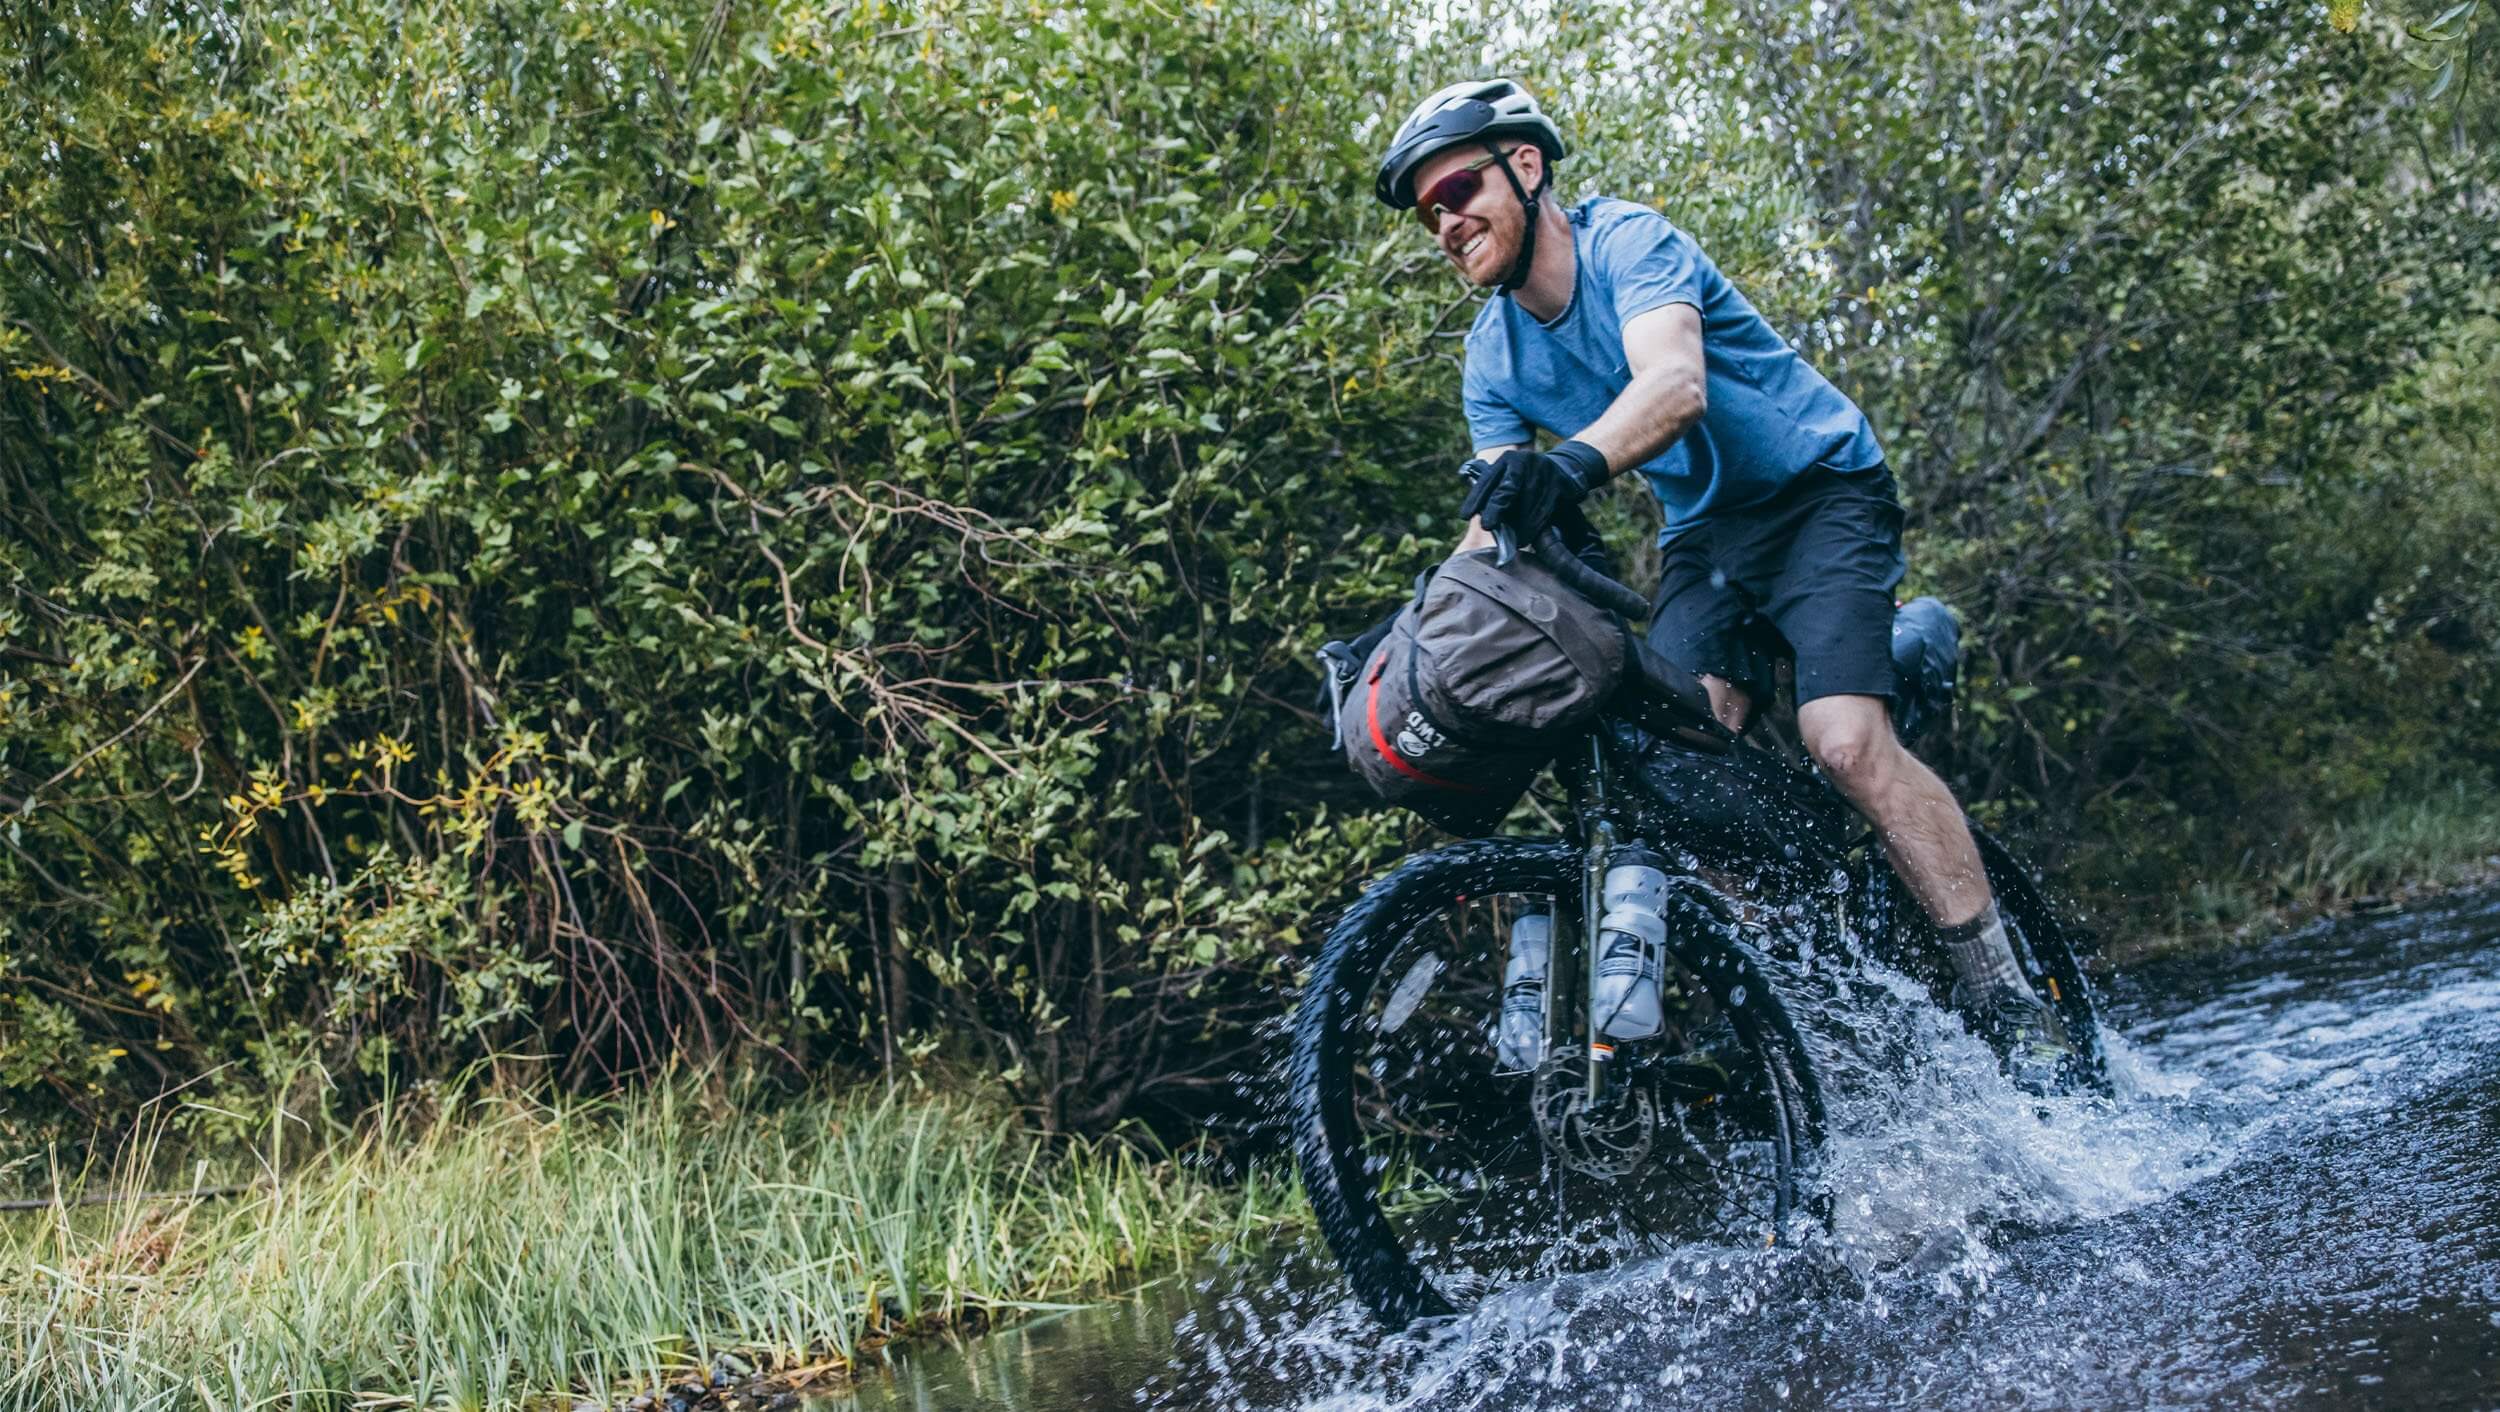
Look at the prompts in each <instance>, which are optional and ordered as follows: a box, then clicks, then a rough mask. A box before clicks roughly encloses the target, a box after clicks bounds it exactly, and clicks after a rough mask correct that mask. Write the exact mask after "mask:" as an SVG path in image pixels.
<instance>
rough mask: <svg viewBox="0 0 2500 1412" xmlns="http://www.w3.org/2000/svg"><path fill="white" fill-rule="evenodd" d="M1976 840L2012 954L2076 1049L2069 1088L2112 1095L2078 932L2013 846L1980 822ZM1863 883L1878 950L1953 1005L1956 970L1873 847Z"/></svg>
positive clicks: (2096, 1007) (1945, 1003) (1921, 913)
mask: <svg viewBox="0 0 2500 1412" xmlns="http://www.w3.org/2000/svg"><path fill="white" fill-rule="evenodd" d="M1971 838H1972V841H1973V842H1975V843H1977V844H1978V845H1979V857H1980V862H1981V863H1982V864H1983V865H1984V866H1985V867H1986V869H1987V873H1988V886H1989V888H1990V890H1991V891H1993V892H1994V893H1995V894H1996V900H1997V912H1998V914H1999V915H2000V916H2002V917H2003V918H2004V919H2005V930H2006V936H2007V937H2008V939H2010V940H2011V941H2012V942H2013V944H2014V959H2015V961H2016V962H2017V963H2018V964H2020V965H2021V967H2022V969H2023V974H2024V975H2025V976H2027V977H2028V978H2029V979H2030V981H2031V988H2032V991H2033V993H2035V994H2037V995H2038V996H2039V997H2040V998H2041V999H2042V1000H2045V1001H2047V1002H2048V1003H2049V1004H2050V1005H2051V1006H2052V1007H2053V1008H2054V1009H2055V1010H2056V1011H2057V1017H2058V1020H2059V1021H2060V1022H2061V1023H2062V1024H2063V1025H2064V1027H2065V1030H2066V1037H2067V1039H2068V1040H2069V1041H2070V1042H2071V1043H2072V1044H2073V1045H2074V1047H2075V1056H2076V1057H2075V1060H2074V1063H2073V1064H2072V1065H2071V1066H2070V1068H2069V1071H2068V1074H2067V1076H2066V1083H2065V1087H2067V1088H2068V1089H2070V1090H2080V1091H2088V1092H2092V1093H2100V1094H2106V1093H2108V1092H2109V1091H2110V1082H2109V1048H2108V1044H2107V1042H2106V1040H2105V1038H2104V1036H2103V1033H2102V1029H2101V1006H2100V998H2099V996H2098V995H2097V994H2096V993H2095V992H2094V991H2093V988H2092V981H2091V978H2090V977H2089V976H2087V975H2085V974H2084V969H2083V958H2082V956H2081V955H2080V954H2078V953H2077V951H2076V949H2075V941H2074V929H2073V928H2072V927H2070V926H2068V925H2067V924H2066V922H2065V921H2064V920H2063V919H2062V918H2060V917H2059V916H2058V914H2057V909H2056V908H2055V907H2054V906H2052V905H2051V904H2050V902H2049V900H2048V898H2047V896H2046V895H2045V894H2044V893H2043V892H2042V891H2041V890H2040V886H2039V884H2038V883H2036V882H2034V881H2032V877H2031V874H2030V872H2029V871H2027V870H2026V869H2025V868H2024V867H2023V866H2022V864H2021V863H2020V862H2019V861H2018V860H2017V859H2016V858H2015V857H2014V854H2013V853H2012V851H2011V850H2009V849H2007V848H2006V846H2005V845H2004V844H2002V843H1999V842H1998V841H1997V840H1996V839H1994V838H1993V837H1991V836H1989V834H1988V833H1987V832H1986V831H1985V830H1983V829H1981V828H1980V827H1979V826H1978V825H1976V824H1973V825H1972V826H1971ZM1860 881H1861V887H1862V889H1863V890H1862V892H1861V896H1864V897H1867V898H1868V899H1869V901H1870V903H1871V906H1870V907H1869V908H1868V909H1867V910H1866V911H1864V912H1863V913H1862V914H1861V915H1862V916H1863V918H1864V920H1865V921H1867V922H1869V923H1871V924H1872V930H1871V932H1870V933H1869V939H1870V940H1872V941H1873V942H1874V943H1875V950H1876V954H1877V955H1879V956H1881V957H1882V958H1883V959H1884V960H1885V961H1886V962H1887V963H1889V964H1891V965H1893V966H1896V967H1898V968H1900V969H1902V970H1904V971H1907V972H1909V973H1910V974H1911V975H1913V976H1916V977H1917V978H1919V980H1920V981H1921V982H1923V983H1924V984H1925V985H1926V986H1927V988H1928V993H1929V994H1930V995H1932V996H1933V997H1934V998H1935V1001H1936V1004H1937V1005H1939V1006H1942V1007H1945V1008H1948V1009H1949V1008H1951V1004H1952V1001H1951V996H1952V991H1953V979H1954V977H1953V968H1952V966H1951V965H1950V964H1949V963H1948V962H1947V960H1946V958H1945V955H1944V947H1943V945H1942V944H1941V943H1939V942H1938V941H1937V940H1936V936H1935V929H1934V927H1933V925H1932V924H1930V923H1929V922H1928V920H1927V914H1926V913H1925V912H1924V911H1923V910H1921V909H1920V907H1919V905H1918V902H1917V901H1916V900H1915V899H1914V898H1913V897H1912V896H1911V895H1910V890H1909V888H1908V887H1906V886H1904V885H1903V884H1902V883H1901V881H1900V880H1899V878H1897V877H1896V876H1894V874H1893V872H1892V868H1891V865H1890V864H1888V863H1886V862H1885V861H1884V858H1883V855H1882V854H1881V853H1880V852H1878V851H1876V850H1873V849H1869V850H1868V853H1867V855H1866V859H1865V862H1864V863H1863V864H1862V871H1861V873H1860ZM1964 1018H1965V1019H1967V1018H1968V1017H1967V1016H1965V1017H1964Z"/></svg>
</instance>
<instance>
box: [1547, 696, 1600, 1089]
mask: <svg viewBox="0 0 2500 1412" xmlns="http://www.w3.org/2000/svg"><path fill="white" fill-rule="evenodd" d="M1583 769H1584V770H1585V773H1584V774H1583V775H1582V778H1581V779H1580V780H1579V781H1578V782H1577V783H1578V787H1577V788H1575V789H1573V790H1572V791H1571V795H1572V804H1573V806H1574V807H1573V813H1574V814H1575V815H1576V816H1577V817H1578V819H1579V823H1580V837H1581V862H1580V915H1579V917H1578V918H1577V919H1576V920H1577V923H1578V925H1576V926H1568V927H1566V926H1561V925H1557V926H1556V927H1555V928H1554V944H1555V946H1556V948H1557V949H1562V948H1564V947H1566V946H1570V947H1577V948H1578V952H1579V954H1578V956H1577V957H1576V958H1573V957H1565V956H1556V957H1554V958H1552V959H1551V960H1550V961H1548V962H1547V968H1546V974H1547V975H1549V976H1553V977H1561V976H1565V975H1570V976H1575V977H1576V982H1575V984H1576V991H1577V993H1576V994H1574V995H1572V996H1571V997H1570V998H1569V1001H1568V1002H1567V1003H1566V1001H1565V1000H1564V999H1563V997H1562V994H1561V992H1562V990H1563V987H1561V986H1559V985H1551V984H1549V985H1548V986H1547V987H1546V991H1545V1052H1546V1053H1548V1054H1564V1053H1568V1052H1570V1051H1569V1049H1568V1048H1567V1046H1571V1045H1578V1046H1579V1052H1580V1054H1581V1062H1582V1064H1583V1065H1584V1066H1585V1068H1584V1070H1583V1076H1582V1081H1583V1082H1584V1083H1585V1084H1586V1085H1587V1109H1586V1111H1588V1112H1592V1113H1593V1112H1596V1111H1598V1110H1599V1109H1600V1108H1602V1107H1603V1106H1605V1104H1606V1103H1607V1102H1608V1101H1609V1100H1610V1099H1611V1098H1612V1096H1613V1079H1614V1065H1613V1062H1612V1061H1613V1058H1614V1046H1613V1045H1612V1044H1610V1043H1608V1042H1607V1040H1606V1039H1605V1038H1604V1037H1603V1036H1602V1035H1600V1034H1599V1033H1598V1032H1597V1017H1596V1015H1595V1014H1593V1013H1592V1012H1591V1011H1592V1006H1593V1005H1594V1003H1595V1000H1596V996H1597V957H1598V945H1597V933H1598V924H1599V923H1600V922H1601V921H1602V920H1604V918H1605V915H1606V863H1607V860H1608V859H1609V858H1611V857H1612V856H1613V854H1614V849H1615V826H1614V822H1613V820H1611V819H1610V818H1608V817H1607V813H1608V800H1607V798H1606V757H1605V750H1604V747H1603V746H1602V744H1601V743H1600V741H1599V739H1598V734H1597V732H1595V731H1591V732H1589V734H1588V758H1587V761H1586V762H1585V765H1584V766H1583ZM1575 773H1577V772H1576V771H1575ZM1566 937H1567V938H1568V941H1566ZM1572 961H1576V962H1577V964H1570V963H1571V962H1572ZM1565 1017H1570V1019H1569V1020H1568V1021H1567V1020H1566V1018H1565Z"/></svg>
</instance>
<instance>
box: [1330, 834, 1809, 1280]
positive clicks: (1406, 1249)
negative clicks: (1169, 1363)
mask: <svg viewBox="0 0 2500 1412" xmlns="http://www.w3.org/2000/svg"><path fill="white" fill-rule="evenodd" d="M1581 876H1582V874H1581V859H1580V855H1579V853H1578V852H1577V850H1575V849H1573V848H1570V847H1568V846H1566V845H1563V844H1560V843H1537V842H1527V841H1522V840H1515V839H1495V840H1486V841H1482V842H1477V843H1468V844H1461V845H1457V846H1455V847H1451V848H1445V849H1440V850H1437V851H1435V852H1432V853H1427V854H1422V855H1419V856H1417V857H1415V858H1411V859H1409V860H1407V862H1405V863H1404V864H1402V865H1401V866H1399V867H1398V868H1397V869H1395V870H1394V871H1392V872H1390V873H1389V874H1388V875H1387V876H1385V877H1383V878H1381V879H1380V880H1379V881H1377V882H1375V883H1373V884H1372V886H1371V888H1370V889H1369V890H1368V891H1367V892H1365V893H1364V895H1363V897H1362V899H1361V900H1360V901H1359V902H1357V903H1356V904H1355V905H1354V907H1353V908H1352V909H1351V910H1349V911H1348V912H1347V913H1346V915H1345V916H1344V918H1343V919H1341V920H1340V921H1339V922H1338V924H1337V926H1336V927H1335V929H1334V930H1333V931H1331V932H1330V934H1329V936H1328V940H1327V942H1326V943H1325V944H1324V945H1323V947H1322V948H1321V951H1320V955H1319V959H1318V961H1317V963H1316V964H1315V965H1314V966H1313V968H1312V973H1311V978H1310V981H1309V983H1308V984H1307V986H1306V987H1305V989H1304V991H1303V998H1302V1008H1301V1012H1300V1015H1299V1017H1298V1021H1297V1025H1296V1030H1295V1036H1294V1050H1293V1063H1292V1071H1291V1088H1292V1101H1293V1108H1294V1111H1293V1117H1294V1132H1295V1144H1296V1156H1297V1158H1298V1160H1299V1163H1300V1166H1301V1171H1302V1179H1303V1183H1304V1186H1305V1188H1306V1190H1307V1191H1308V1192H1309V1193H1310V1198H1311V1204H1312V1208H1313V1210H1314V1212H1315V1213H1316V1214H1317V1216H1318V1218H1319V1222H1320V1227H1321V1230H1322V1231H1323V1233H1324V1234H1325V1235H1326V1237H1327V1239H1328V1242H1329V1244H1330V1246H1331V1247H1332V1248H1333V1249H1334V1250H1335V1252H1336V1254H1337V1258H1338V1260H1339V1261H1340V1263H1341V1264H1342V1265H1343V1266H1344V1268H1345V1271H1346V1275H1347V1278H1348V1280H1349V1281H1350V1282H1351V1283H1352V1285H1353V1286H1354V1289H1355V1292H1356V1293H1357V1294H1358V1295H1359V1296H1360V1297H1361V1298H1362V1299H1363V1301H1364V1302H1365V1303H1366V1304H1367V1305H1368V1306H1370V1308H1371V1309H1372V1310H1373V1312H1374V1313H1376V1314H1377V1315H1379V1317H1380V1318H1381V1319H1382V1320H1383V1321H1384V1322H1386V1323H1388V1324H1389V1325H1391V1326H1392V1327H1396V1326H1402V1325H1404V1324H1405V1323H1406V1322H1408V1321H1409V1320H1411V1319H1414V1318H1417V1317H1426V1316H1431V1315H1436V1314H1445V1313H1449V1312H1451V1311H1452V1310H1454V1309H1456V1308H1458V1307H1462V1306H1465V1305H1467V1304H1471V1303H1473V1302H1474V1301H1475V1300H1476V1299H1478V1298H1480V1297H1482V1296H1483V1295H1484V1294H1486V1293H1489V1292H1490V1291H1492V1290H1495V1289H1499V1288H1502V1287H1504V1286H1506V1285H1510V1284H1514V1283H1518V1282H1521V1281H1524V1280H1532V1279H1539V1278H1546V1277H1550V1276H1553V1275H1557V1274H1563V1273H1568V1272H1571V1271H1574V1270H1586V1269H1594V1268H1603V1267H1606V1266H1610V1265H1614V1264H1618V1263H1621V1262H1623V1261H1625V1260H1628V1259H1637V1258H1640V1257H1642V1256H1645V1255H1652V1254H1657V1253H1660V1252H1663V1251H1665V1250H1668V1249H1671V1248H1673V1247H1675V1246H1679V1245H1686V1244H1692V1243H1696V1242H1712V1243H1719V1244H1733V1245H1748V1246H1757V1247H1758V1246H1761V1245H1764V1244H1767V1243H1770V1242H1773V1241H1776V1240H1777V1239H1779V1238H1780V1236H1781V1233H1782V1232H1783V1231H1784V1230H1785V1229H1786V1228H1787V1226H1788V1224H1789V1222H1790V1221H1791V1220H1792V1219H1793V1218H1794V1217H1795V1216H1796V1215H1797V1213H1798V1212H1799V1211H1800V1209H1801V1208H1802V1205H1803V1190H1802V1187H1803V1174H1804V1169H1805V1166H1806V1163H1807V1161H1808V1159H1809V1157H1810V1156H1811V1154H1812V1153H1813V1151H1814V1150H1815V1147H1816V1144H1817V1141H1818V1136H1819V1131H1820V1122H1821V1119H1820V1112H1819V1107H1818V1102H1817V1099H1816V1096H1815V1092H1814V1086H1813V1082H1812V1076H1811V1071H1810V1069H1809V1068H1808V1065H1807V1061H1806V1055H1805V1049H1804V1046H1803V1045H1802V1044H1801V1043H1800V1042H1799V1040H1798V1038H1797V1032H1796V1028H1795V1026H1794V1025H1793V1024H1792V1023H1791V1022H1790V1018H1789V1016H1788V1014H1787V1012H1786V1010H1785V1009H1784V1007H1783V1004H1782V1000H1781V996H1780V994H1779V992H1778V991H1777V990H1776V989H1775V988H1774V987H1773V985H1772V984H1771V983H1770V981H1769V979H1768V972H1767V970H1766V968H1765V966H1764V963H1763V962H1762V960H1761V958H1760V957H1759V955H1757V954H1756V953H1755V952H1754V951H1752V950H1751V949H1750V948H1749V947H1747V946H1746V945H1745V944H1744V943H1743V941H1742V940H1740V939H1739V937H1738V934H1737V930H1736V927H1735V924H1734V920H1733V918H1732V916H1731V915H1730V913H1729V912H1728V910H1727V908H1726V906H1725V905H1724V903H1723V902H1722V901H1721V900H1720V899H1719V898H1718V896H1717V895H1716V894H1715V893H1712V892H1710V891H1709V890H1708V889H1706V888H1705V887H1703V886H1702V885H1701V884H1699V883H1698V882H1696V881H1692V880H1687V879H1678V880H1677V886H1676V887H1674V889H1673V890H1672V891H1671V892H1670V895H1669V903H1668V911H1669V919H1668V923H1669V924H1668V952H1669V956H1668V959H1667V965H1666V968H1665V975H1664V977H1663V993H1664V995H1665V999H1666V1006H1665V1010H1666V1026H1665V1030H1664V1032H1663V1033H1662V1034H1660V1035H1659V1036H1657V1037H1656V1038H1654V1039H1649V1040H1643V1041H1638V1042H1633V1043H1626V1044H1623V1045H1620V1046H1618V1047H1617V1049H1616V1057H1615V1058H1614V1059H1613V1060H1612V1061H1611V1063H1612V1064H1614V1065H1615V1066H1616V1068H1615V1070H1614V1081H1613V1082H1612V1084H1611V1085H1610V1091H1611V1099H1610V1101H1609V1102H1608V1103H1606V1104H1605V1105H1604V1106H1603V1107H1601V1108H1598V1109H1595V1110H1592V1109H1591V1108H1590V1106H1589V1105H1588V1103H1587V1089H1586V1085H1585V1083H1584V1082H1583V1074H1584V1061H1585V1050H1584V1049H1583V1048H1581V1047H1580V1046H1579V1045H1577V1044H1574V1045H1571V1046H1568V1047H1567V1048H1566V1049H1564V1050H1563V1052H1559V1053H1557V1054H1555V1055H1553V1056H1550V1057H1549V1058H1548V1059H1547V1061H1546V1062H1545V1063H1544V1064H1543V1065H1541V1066H1539V1067H1538V1068H1537V1069H1535V1070H1533V1071H1526V1072H1506V1071H1504V1070H1503V1068H1502V1066H1501V1065H1500V1063H1499V1060H1498V1056H1497V1053H1496V1048H1495V1027H1496V1024H1497V1020H1498V1016H1499V1013H1500V1009H1501V1000H1502V973H1503V964H1504V961H1505V959H1506V944H1507V937H1508V931H1509V926H1510V924H1511V923H1512V921H1514V920H1515V919H1516V918H1517V917H1518V916H1520V915H1522V914H1523V913H1526V912H1529V911H1533V910H1550V911H1552V912H1553V913H1554V915H1555V918H1556V928H1557V930H1558V931H1559V930H1560V929H1562V928H1564V927H1572V926H1577V925H1579V923H1578V921H1577V908H1578V902H1579V896H1580V888H1581ZM1574 990H1575V987H1574V986H1572V985H1571V984H1570V982H1569V980H1568V978H1565V979H1564V981H1563V984H1562V985H1561V986H1560V988H1559V989H1558V990H1557V991H1556V998H1557V1000H1558V1001H1559V1000H1561V999H1563V998H1565V997H1568V996H1569V995H1571V994H1573V993H1574Z"/></svg>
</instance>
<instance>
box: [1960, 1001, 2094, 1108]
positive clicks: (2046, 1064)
mask: <svg viewBox="0 0 2500 1412" xmlns="http://www.w3.org/2000/svg"><path fill="white" fill-rule="evenodd" d="M1963 1013H1964V1014H1966V1015H1968V1016H1970V1019H1971V1029H1972V1032H1973V1033H1975V1034H1977V1035H1978V1036H1979V1037H1980V1038H1981V1039H1983V1040H1986V1041H1987V1043H1988V1047H1989V1048H1991V1049H1993V1050H1995V1051H1996V1053H1997V1062H1998V1066H1999V1067H2000V1068H2001V1069H2002V1070H2003V1071H2004V1073H2005V1077H2006V1080H2007V1081H2008V1082H2009V1083H2011V1084H2013V1085H2014V1087H2016V1088H2019V1089H2021V1090H2022V1091H2023V1092H2025V1093H2028V1094H2031V1095H2032V1096H2033V1097H2035V1098H2047V1097H2051V1096H2053V1095H2056V1094H2061V1093H2064V1092H2066V1091H2067V1090H2069V1089H2071V1088H2072V1087H2073V1086H2074V1075H2075V1072H2076V1070H2077V1068H2078V1067H2079V1066H2080V1064H2081V1063H2082V1060H2083V1056H2082V1054H2081V1053H2079V1052H2078V1051H2077V1050H2076V1049H2075V1044H2074V1041H2073V1040H2072V1039H2070V1038H2069V1037H2068V1036H2067V1034H2066V1025H2065V1022H2064V1021H2062V1020H2060V1019H2059V1018H2058V1014H2057V1012H2056V1011H2055V1010H2053V1009H2051V1008H2050V1007H2048V1006H2046V1005H2043V1004H2041V1003H2040V1001H2039V999H2038V997H2036V996H2032V995H2008V996H2000V997H1998V998H1996V999H1995V1000H1993V1001H1990V1002H1989V1003H1987V1004H1985V1005H1981V1006H1978V1007H1975V1008H1969V1007H1966V1008H1965V1009H1964V1011H1963Z"/></svg>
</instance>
